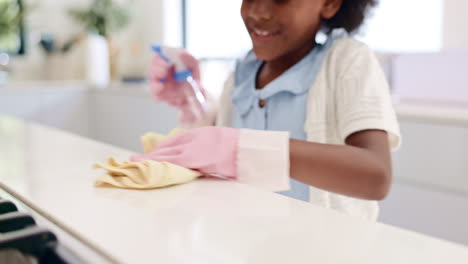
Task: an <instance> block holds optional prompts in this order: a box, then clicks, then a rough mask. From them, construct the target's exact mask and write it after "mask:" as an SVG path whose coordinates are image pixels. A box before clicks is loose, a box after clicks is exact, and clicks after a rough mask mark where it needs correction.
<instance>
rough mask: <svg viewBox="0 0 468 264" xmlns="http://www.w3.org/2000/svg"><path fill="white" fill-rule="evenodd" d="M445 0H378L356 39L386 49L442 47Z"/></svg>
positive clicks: (410, 49)
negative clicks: (376, 5)
mask: <svg viewBox="0 0 468 264" xmlns="http://www.w3.org/2000/svg"><path fill="white" fill-rule="evenodd" d="M443 6H444V0H411V1H408V0H380V1H379V6H378V7H377V8H376V9H375V10H374V11H373V15H372V16H371V17H370V19H368V21H367V23H366V25H365V26H364V27H363V28H362V30H361V31H362V33H363V34H360V35H358V36H357V38H358V39H361V40H362V41H364V42H366V43H367V44H368V45H369V46H371V47H372V48H373V49H374V50H377V51H380V52H389V53H408V52H437V51H440V49H441V48H442V41H443V18H444V8H443Z"/></svg>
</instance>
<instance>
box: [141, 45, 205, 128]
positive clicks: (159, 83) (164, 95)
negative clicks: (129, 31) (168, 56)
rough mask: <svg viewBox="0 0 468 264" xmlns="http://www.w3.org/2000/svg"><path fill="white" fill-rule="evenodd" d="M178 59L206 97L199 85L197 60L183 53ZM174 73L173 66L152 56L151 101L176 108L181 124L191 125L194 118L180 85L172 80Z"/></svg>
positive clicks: (156, 55)
mask: <svg viewBox="0 0 468 264" xmlns="http://www.w3.org/2000/svg"><path fill="white" fill-rule="evenodd" d="M180 59H181V60H182V62H183V63H184V64H185V65H187V67H188V69H189V70H191V71H192V76H193V79H194V80H195V81H196V82H198V85H199V86H200V88H201V89H202V92H203V93H204V94H205V96H206V92H205V91H204V89H203V86H202V85H201V80H200V79H201V77H200V64H199V62H198V60H197V59H196V58H195V57H193V56H192V55H190V54H189V53H187V52H183V53H182V54H181V55H180ZM174 71H175V69H174V66H169V64H168V63H167V62H166V61H165V60H164V59H163V58H161V57H160V56H159V55H158V54H155V55H154V57H153V60H152V63H151V66H150V71H149V72H150V73H149V75H150V87H151V93H152V95H153V99H154V100H156V101H163V102H166V103H168V104H169V105H172V106H174V107H176V108H178V109H179V110H180V111H181V112H182V116H181V121H182V122H183V123H193V122H195V121H197V120H195V116H194V114H193V113H192V112H191V110H190V107H189V103H188V101H187V97H186V95H185V93H184V92H183V91H182V88H181V85H180V84H179V83H178V82H176V81H175V79H174Z"/></svg>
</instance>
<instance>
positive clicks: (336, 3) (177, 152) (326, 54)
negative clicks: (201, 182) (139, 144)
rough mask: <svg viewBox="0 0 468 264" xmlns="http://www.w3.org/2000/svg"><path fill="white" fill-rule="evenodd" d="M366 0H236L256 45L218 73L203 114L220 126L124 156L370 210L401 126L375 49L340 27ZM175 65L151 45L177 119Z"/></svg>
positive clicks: (387, 178) (186, 112) (155, 70)
mask: <svg viewBox="0 0 468 264" xmlns="http://www.w3.org/2000/svg"><path fill="white" fill-rule="evenodd" d="M375 4H376V0H244V1H243V2H242V8H241V15H242V18H243V20H244V23H245V26H246V28H247V30H248V32H249V33H250V36H251V39H252V43H253V50H252V51H251V52H249V53H248V54H247V56H246V57H245V58H244V59H243V60H241V61H240V62H238V64H237V66H236V70H235V73H234V74H233V75H232V76H231V77H230V78H229V79H228V80H227V82H226V84H225V88H224V92H223V94H222V96H221V100H220V103H219V110H218V111H217V112H216V114H212V116H215V118H213V119H211V121H212V122H213V123H212V124H216V125H217V126H216V127H201V128H196V129H192V130H190V131H188V132H186V133H184V134H181V135H179V136H176V137H174V138H172V139H170V140H168V141H166V142H165V143H163V144H162V145H160V146H159V147H158V148H156V149H155V150H154V151H153V152H152V153H150V154H149V155H136V156H134V157H132V159H133V160H135V161H139V160H145V159H153V160H158V161H168V162H172V163H174V164H178V165H181V166H184V167H188V168H192V169H197V170H200V171H201V172H203V173H206V174H212V173H217V174H223V175H225V176H228V177H232V178H236V179H237V180H238V181H240V182H244V183H247V184H251V185H255V186H259V187H262V188H266V189H268V190H272V191H284V190H288V191H287V192H284V193H283V194H286V195H288V196H291V197H294V198H297V199H302V200H307V201H309V200H310V202H312V203H314V204H317V205H320V206H324V207H327V208H333V209H337V210H340V211H343V212H346V213H348V214H352V215H357V216H361V217H364V218H367V219H371V220H375V219H376V218H377V214H378V206H377V202H376V200H381V199H383V198H384V197H385V196H386V195H387V193H388V191H389V188H390V185H391V182H392V169H391V157H390V150H391V149H395V148H397V147H398V146H399V143H400V136H399V127H398V123H397V120H396V117H395V113H394V110H393V108H392V103H391V99H390V94H389V87H388V85H387V83H386V80H385V77H384V74H383V72H382V71H381V69H380V67H379V63H378V61H377V59H376V57H375V56H374V54H373V53H372V51H371V50H370V49H369V48H368V47H367V46H366V45H365V44H363V43H361V42H359V41H356V40H354V39H352V38H349V37H348V34H349V33H353V32H355V31H356V30H357V29H358V28H359V26H360V25H361V24H362V23H363V20H364V18H365V16H366V14H367V12H368V10H369V9H370V8H371V7H372V6H374V5H375ZM319 31H322V32H324V33H325V34H327V35H328V38H327V41H326V42H325V43H323V44H319V43H316V41H315V39H316V35H317V33H318V32H319ZM182 59H183V60H184V61H185V63H186V64H187V65H188V66H189V67H190V68H191V70H192V71H193V75H194V77H195V79H196V80H197V81H199V82H200V73H199V66H198V62H197V60H196V59H195V58H193V57H192V56H190V55H189V54H186V53H185V54H183V56H182ZM172 73H173V69H172V68H170V67H168V65H167V63H166V62H165V61H164V60H163V59H162V58H160V57H159V56H155V58H154V60H153V64H152V69H151V86H152V92H153V95H154V97H155V98H156V99H157V100H163V101H165V102H168V103H169V104H171V105H173V106H176V107H178V108H179V109H180V110H181V112H182V118H183V119H184V121H190V120H191V121H193V122H195V121H199V120H193V115H192V114H191V112H190V108H189V107H188V103H187V99H186V98H185V96H184V93H182V91H181V89H180V87H179V86H178V85H177V83H176V82H175V81H174V80H173V78H172ZM163 79H164V81H161V80H163ZM200 84H201V83H200ZM228 127H230V128H228ZM290 178H291V179H290Z"/></svg>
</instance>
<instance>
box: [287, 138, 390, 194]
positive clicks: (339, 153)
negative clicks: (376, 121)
mask: <svg viewBox="0 0 468 264" xmlns="http://www.w3.org/2000/svg"><path fill="white" fill-rule="evenodd" d="M346 144H347V145H346V146H338V145H328V144H319V143H312V142H307V141H299V140H293V139H291V140H290V175H291V177H292V178H294V179H296V180H298V181H301V182H304V183H306V184H309V185H312V186H315V187H317V188H320V189H324V190H328V191H331V192H335V193H339V194H343V195H347V196H352V197H357V198H361V199H368V200H382V199H384V198H385V197H386V195H387V193H388V191H389V189H390V184H391V182H392V166H391V156H390V147H389V143H388V136H387V132H385V131H382V130H365V131H361V132H357V133H354V134H352V135H350V136H349V137H348V138H347V139H346Z"/></svg>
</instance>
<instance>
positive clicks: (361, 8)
mask: <svg viewBox="0 0 468 264" xmlns="http://www.w3.org/2000/svg"><path fill="white" fill-rule="evenodd" d="M377 4H378V0H343V4H342V5H341V8H340V10H338V12H337V13H336V15H335V16H334V17H332V18H330V19H326V20H324V21H323V22H322V30H323V31H324V32H325V33H327V34H328V33H330V32H331V31H332V30H333V29H335V28H344V29H345V30H346V31H348V32H349V33H352V32H354V31H356V30H357V29H359V28H360V27H361V25H362V24H363V23H364V20H365V18H366V16H367V15H368V13H369V10H370V9H371V8H373V7H375V6H376V5H377Z"/></svg>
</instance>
